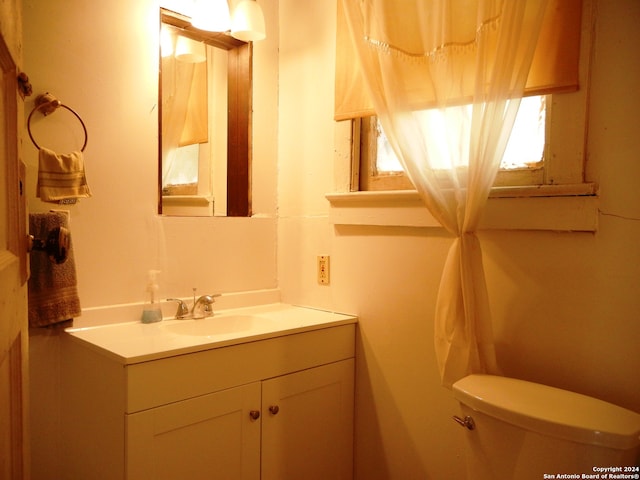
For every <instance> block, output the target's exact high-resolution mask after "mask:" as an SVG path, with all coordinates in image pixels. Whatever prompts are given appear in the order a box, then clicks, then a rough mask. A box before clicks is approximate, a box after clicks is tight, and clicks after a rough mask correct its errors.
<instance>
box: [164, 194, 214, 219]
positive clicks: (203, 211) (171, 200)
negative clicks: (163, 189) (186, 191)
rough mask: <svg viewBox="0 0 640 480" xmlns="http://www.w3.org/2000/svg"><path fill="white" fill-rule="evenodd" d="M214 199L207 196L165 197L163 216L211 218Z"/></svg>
mask: <svg viewBox="0 0 640 480" xmlns="http://www.w3.org/2000/svg"><path fill="white" fill-rule="evenodd" d="M213 202H214V198H213V197H210V196H205V195H163V196H162V213H163V215H170V216H172V215H175V216H193V217H211V216H213Z"/></svg>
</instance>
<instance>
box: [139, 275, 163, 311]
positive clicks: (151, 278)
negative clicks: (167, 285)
mask: <svg viewBox="0 0 640 480" xmlns="http://www.w3.org/2000/svg"><path fill="white" fill-rule="evenodd" d="M159 273H160V271H159V270H149V272H148V278H147V292H146V296H147V298H146V299H145V302H144V307H143V310H142V318H141V321H142V323H155V322H159V321H160V320H162V309H161V308H160V299H159V298H158V290H159V289H160V288H159V287H158V281H157V278H158V274H159Z"/></svg>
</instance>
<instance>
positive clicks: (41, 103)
mask: <svg viewBox="0 0 640 480" xmlns="http://www.w3.org/2000/svg"><path fill="white" fill-rule="evenodd" d="M35 103H36V106H35V107H33V110H31V113H30V114H29V118H28V119H27V132H29V138H30V139H31V141H32V142H33V144H34V145H35V146H36V148H37V149H38V150H40V146H39V145H38V143H37V142H36V140H35V139H34V138H33V134H32V133H31V117H32V116H33V114H34V113H35V112H36V111H37V110H39V111H41V112H42V114H43V115H44V116H45V117H46V116H47V115H49V114H50V113H53V112H55V111H56V110H57V109H58V107H62V108H66V109H67V110H69V111H70V112H71V113H73V114H74V115H75V116H76V118H77V119H78V120H79V121H80V124H81V125H82V130H84V144H83V145H82V148H81V149H80V151H81V152H84V149H85V147H86V146H87V141H88V140H89V134H88V133H87V127H86V126H85V124H84V122H83V121H82V118H80V115H78V114H77V113H76V112H75V111H74V110H73V109H71V108H70V107H67V106H66V105H65V104H64V103H62V102H60V100H58V99H57V98H56V97H54V96H53V95H51V94H50V93H48V92H47V93H43V94H41V95H38V96H37V97H36V100H35Z"/></svg>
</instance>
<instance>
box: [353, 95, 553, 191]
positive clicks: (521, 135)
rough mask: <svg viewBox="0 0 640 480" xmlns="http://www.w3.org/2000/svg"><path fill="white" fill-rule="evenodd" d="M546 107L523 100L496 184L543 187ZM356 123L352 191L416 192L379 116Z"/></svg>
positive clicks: (537, 99)
mask: <svg viewBox="0 0 640 480" xmlns="http://www.w3.org/2000/svg"><path fill="white" fill-rule="evenodd" d="M546 104H547V96H533V97H526V98H524V99H523V100H522V102H521V104H520V109H519V111H518V117H517V118H516V123H515V125H514V128H513V131H512V133H511V137H510V140H509V144H508V145H507V150H506V152H505V155H504V157H503V159H502V163H501V165H500V171H499V173H498V177H497V179H496V185H502V186H504V185H542V184H543V182H544V164H545V139H546V119H547V108H546ZM354 123H355V125H354V141H357V138H359V148H358V149H357V151H356V154H355V157H354V160H359V161H354V163H353V165H352V168H353V170H354V171H353V174H352V179H354V185H352V190H353V191H358V190H408V189H413V185H412V184H411V182H410V181H409V179H408V178H407V176H406V175H405V173H404V170H403V168H402V165H401V164H400V161H399V160H398V158H397V157H396V155H395V153H394V151H393V149H392V148H391V145H389V142H388V141H387V138H386V136H385V134H384V131H383V129H382V127H381V125H380V122H379V121H378V119H377V117H375V116H368V117H363V118H359V119H354ZM358 153H359V154H358ZM443 168H444V166H443Z"/></svg>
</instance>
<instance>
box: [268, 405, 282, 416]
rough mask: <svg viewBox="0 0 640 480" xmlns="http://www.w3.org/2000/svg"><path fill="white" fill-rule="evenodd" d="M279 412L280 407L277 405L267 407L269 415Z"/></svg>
mask: <svg viewBox="0 0 640 480" xmlns="http://www.w3.org/2000/svg"><path fill="white" fill-rule="evenodd" d="M279 411H280V407H279V406H278V405H271V406H270V407H269V412H270V413H271V415H277V414H278V412H279Z"/></svg>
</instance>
